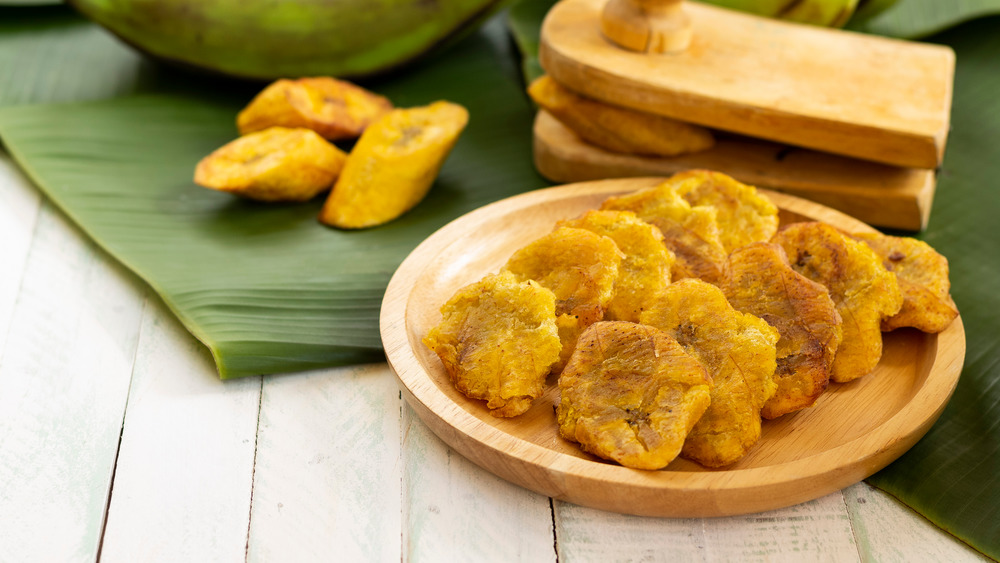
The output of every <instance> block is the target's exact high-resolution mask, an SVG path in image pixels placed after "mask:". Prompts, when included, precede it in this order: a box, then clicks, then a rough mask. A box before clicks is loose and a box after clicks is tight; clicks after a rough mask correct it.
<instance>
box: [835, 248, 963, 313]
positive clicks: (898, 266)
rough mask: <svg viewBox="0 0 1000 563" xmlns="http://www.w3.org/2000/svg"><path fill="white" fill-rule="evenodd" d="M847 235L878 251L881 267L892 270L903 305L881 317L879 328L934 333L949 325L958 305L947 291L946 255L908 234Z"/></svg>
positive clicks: (948, 285) (948, 287) (948, 284)
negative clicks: (909, 236) (908, 327)
mask: <svg viewBox="0 0 1000 563" xmlns="http://www.w3.org/2000/svg"><path fill="white" fill-rule="evenodd" d="M851 236H852V237H853V238H854V239H855V240H859V241H861V242H863V243H865V244H867V245H868V246H869V247H870V248H871V249H872V250H874V251H875V254H878V256H879V258H881V259H882V265H883V266H885V269H887V270H889V271H890V272H893V273H895V274H896V279H897V280H898V281H899V288H900V289H901V290H902V291H903V308H902V309H900V310H899V312H898V313H896V314H895V315H893V316H891V317H889V318H888V319H885V320H883V321H882V330H884V331H890V330H895V329H897V328H901V327H904V326H911V327H914V328H916V329H918V330H922V331H924V332H931V333H936V332H941V331H943V330H944V329H946V328H948V326H949V325H951V323H952V321H954V320H955V317H957V316H958V307H956V306H955V302H954V301H953V300H952V298H951V294H950V290H951V281H950V280H949V279H948V259H947V258H945V257H944V256H942V255H940V254H938V252H937V251H936V250H934V249H933V248H932V247H931V246H930V245H929V244H927V243H926V242H923V241H919V240H916V239H912V238H904V237H893V236H888V235H883V234H880V233H857V234H854V235H851Z"/></svg>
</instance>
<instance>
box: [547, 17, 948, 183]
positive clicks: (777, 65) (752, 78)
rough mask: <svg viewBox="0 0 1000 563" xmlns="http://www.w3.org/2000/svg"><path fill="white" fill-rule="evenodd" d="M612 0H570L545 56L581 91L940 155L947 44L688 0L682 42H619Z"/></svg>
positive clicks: (804, 141)
mask: <svg viewBox="0 0 1000 563" xmlns="http://www.w3.org/2000/svg"><path fill="white" fill-rule="evenodd" d="M605 1H606V0H563V1H562V2H560V3H559V4H557V5H556V6H555V7H553V8H552V10H551V11H550V12H549V14H548V16H547V17H546V19H545V22H544V23H543V25H542V35H541V43H540V48H539V58H540V61H541V65H542V67H543V68H544V69H545V70H546V72H548V73H549V74H550V75H552V77H553V78H555V79H556V80H557V81H558V82H560V83H562V84H563V85H565V86H566V87H568V88H570V89H572V90H575V91H577V92H579V93H581V94H584V95H586V96H589V97H591V98H595V99H598V100H602V101H605V102H608V103H613V104H617V105H621V106H626V107H631V108H635V109H639V110H643V111H648V112H651V113H656V114H660V115H665V116H667V117H673V118H675V119H680V120H683V121H689V122H692V123H697V124H700V125H705V126H707V127H712V128H716V129H722V130H726V131H732V132H736V133H741V134H744V135H749V136H751V137H758V138H762V139H770V140H774V141H779V142H782V143H788V144H792V145H796V146H802V147H808V148H812V149H817V150H822V151H826V152H832V153H835V154H843V155H847V156H853V157H856V158H862V159H866V160H873V161H876V162H884V163H888V164H894V165H898V166H907V167H914V168H935V167H937V166H938V165H939V164H940V163H941V159H942V156H943V154H944V148H945V142H946V138H947V135H948V124H949V120H950V108H951V99H952V81H953V76H954V68H955V54H954V52H953V51H952V50H951V49H950V48H948V47H944V46H939V45H930V44H921V43H911V42H905V41H899V40H893V39H885V38H881V37H874V36H868V35H862V34H857V33H851V32H845V31H840V30H831V29H823V28H819V27H815V26H807V25H800V24H794V23H789V22H781V21H777V20H771V19H766V18H760V17H756V16H751V15H748V14H743V13H739V12H734V11H730V10H724V9H721V8H717V7H713V6H708V5H703V4H698V3H695V2H688V3H687V4H686V7H685V9H686V11H687V12H688V13H689V14H690V16H691V19H692V26H693V33H694V37H693V39H692V41H691V45H690V46H689V47H688V48H687V49H686V50H685V51H683V52H682V53H679V54H671V55H659V56H657V55H647V54H645V53H636V52H632V51H628V50H625V49H621V48H619V47H617V46H615V45H614V44H612V43H610V42H608V41H607V40H606V39H605V38H604V37H603V36H602V34H601V32H600V29H599V25H598V22H599V20H600V14H601V10H602V8H603V6H604V2H605Z"/></svg>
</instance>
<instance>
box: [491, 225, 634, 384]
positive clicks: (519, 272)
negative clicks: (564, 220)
mask: <svg viewBox="0 0 1000 563" xmlns="http://www.w3.org/2000/svg"><path fill="white" fill-rule="evenodd" d="M622 258H623V255H622V253H621V251H620V250H618V246H617V245H615V243H614V241H613V240H611V239H610V238H608V237H605V236H601V235H598V234H596V233H593V232H591V231H587V230H584V229H573V228H570V227H560V228H557V229H556V230H554V231H552V232H551V233H549V234H547V235H545V236H543V237H541V238H540V239H538V240H536V241H534V242H532V243H531V244H529V245H528V246H525V247H524V248H522V249H520V250H518V251H517V252H515V253H514V255H513V256H511V257H510V260H508V261H507V265H506V266H505V267H504V268H505V269H506V270H509V271H510V272H512V273H513V274H514V275H515V276H517V278H518V279H522V280H535V281H536V282H538V283H539V284H541V285H542V287H546V288H548V289H550V290H552V292H553V293H555V296H556V316H557V317H558V318H557V320H556V323H557V325H558V326H559V336H560V338H561V340H562V346H563V350H562V357H561V361H560V364H559V365H558V366H557V367H556V368H555V370H554V371H556V372H558V371H559V370H560V369H561V367H562V365H563V364H564V363H565V362H566V361H567V360H568V359H569V356H570V354H572V353H573V347H574V345H575V343H576V340H577V338H578V337H579V336H580V332H581V331H583V329H585V328H587V327H588V326H590V325H592V324H594V323H595V322H597V321H599V320H601V319H602V318H603V317H604V311H605V310H606V309H607V307H608V304H609V303H610V302H611V298H612V297H613V296H614V286H615V280H616V279H617V277H618V270H619V266H620V264H621V261H622Z"/></svg>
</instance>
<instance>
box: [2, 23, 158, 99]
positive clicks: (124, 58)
mask: <svg viewBox="0 0 1000 563" xmlns="http://www.w3.org/2000/svg"><path fill="white" fill-rule="evenodd" d="M151 66H152V65H151V64H150V63H147V62H146V61H144V60H143V59H142V57H140V56H139V55H138V54H136V53H134V52H133V51H132V50H131V49H128V48H126V47H124V46H123V45H122V44H121V43H119V42H118V41H117V40H116V39H114V38H113V37H111V35H109V34H108V33H105V32H104V31H102V30H101V29H100V28H99V27H97V26H95V25H93V24H90V23H88V22H87V21H85V20H84V19H83V18H81V17H80V16H77V15H76V14H75V13H74V12H73V11H72V10H70V9H69V8H67V7H65V6H40V7H24V8H21V7H18V8H13V7H5V6H0V105H12V104H23V103H41V102H69V101H77V100H96V99H101V98H109V97H112V96H118V95H122V94H128V93H133V92H137V91H142V90H143V89H151V88H153V87H154V86H155V85H154V84H151V82H152V80H151V75H152V74H153V73H152V72H150V70H151Z"/></svg>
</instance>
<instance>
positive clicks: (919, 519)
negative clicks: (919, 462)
mask: <svg viewBox="0 0 1000 563" xmlns="http://www.w3.org/2000/svg"><path fill="white" fill-rule="evenodd" d="M844 500H845V501H846V503H847V509H848V511H850V513H851V515H852V521H853V523H854V536H855V537H856V538H857V541H858V544H859V545H858V551H860V552H861V553H864V554H871V555H868V556H867V557H866V558H865V560H866V561H869V560H870V561H906V562H908V563H937V562H939V561H977V562H980V563H988V562H990V561H992V559H990V558H989V557H986V556H985V555H983V554H981V553H979V552H978V551H976V550H975V549H972V548H971V547H969V546H968V545H966V544H964V543H962V542H960V541H954V542H935V541H933V539H934V538H935V537H937V536H939V535H940V534H943V533H946V532H945V531H944V530H941V529H940V528H938V527H937V526H935V525H934V524H932V523H931V522H930V521H929V520H927V519H926V518H924V517H923V516H921V515H919V514H917V513H916V512H914V511H913V510H911V509H910V508H909V507H908V506H906V505H904V504H903V503H901V502H899V501H898V500H896V499H894V498H892V497H891V496H889V495H887V494H885V493H883V492H882V491H880V490H878V489H875V488H873V487H871V486H870V485H868V484H867V483H858V484H857V485H855V486H853V487H849V488H847V489H844ZM886 514H892V515H893V517H892V518H886V517H885V515H886ZM916 545H920V546H923V547H921V548H920V549H914V546H916ZM876 554H877V555H876Z"/></svg>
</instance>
